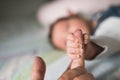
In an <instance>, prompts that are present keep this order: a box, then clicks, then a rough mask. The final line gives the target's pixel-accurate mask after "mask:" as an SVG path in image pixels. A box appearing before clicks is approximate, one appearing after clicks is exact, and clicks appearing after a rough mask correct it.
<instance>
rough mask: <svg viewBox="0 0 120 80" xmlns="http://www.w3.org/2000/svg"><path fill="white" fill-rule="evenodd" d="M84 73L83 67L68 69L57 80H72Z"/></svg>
mask: <svg viewBox="0 0 120 80" xmlns="http://www.w3.org/2000/svg"><path fill="white" fill-rule="evenodd" d="M85 72H86V71H85V69H84V68H83V67H77V68H74V69H70V70H68V71H66V72H64V73H63V74H62V76H61V77H60V78H59V79H58V80H73V79H74V78H75V77H77V76H79V75H82V74H84V73H85Z"/></svg>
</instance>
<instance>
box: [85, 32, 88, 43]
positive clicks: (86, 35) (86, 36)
mask: <svg viewBox="0 0 120 80" xmlns="http://www.w3.org/2000/svg"><path fill="white" fill-rule="evenodd" d="M88 42H89V35H88V34H87V33H85V34H84V43H85V44H88Z"/></svg>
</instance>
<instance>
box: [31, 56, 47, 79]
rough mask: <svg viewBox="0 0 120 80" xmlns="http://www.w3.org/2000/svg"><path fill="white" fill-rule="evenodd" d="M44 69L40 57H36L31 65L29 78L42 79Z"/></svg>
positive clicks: (44, 66)
mask: <svg viewBox="0 0 120 80" xmlns="http://www.w3.org/2000/svg"><path fill="white" fill-rule="evenodd" d="M45 71H46V65H45V62H44V61H43V59H42V58H41V57H36V58H35V61H34V65H33V70H32V75H31V80H44V75H45Z"/></svg>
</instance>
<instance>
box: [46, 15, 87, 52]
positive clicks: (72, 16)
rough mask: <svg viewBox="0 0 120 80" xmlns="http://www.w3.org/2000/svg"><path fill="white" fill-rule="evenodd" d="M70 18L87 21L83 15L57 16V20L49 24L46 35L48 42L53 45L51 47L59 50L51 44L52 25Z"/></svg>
mask: <svg viewBox="0 0 120 80" xmlns="http://www.w3.org/2000/svg"><path fill="white" fill-rule="evenodd" d="M71 18H78V19H82V20H83V21H87V20H86V19H85V18H83V17H82V16H80V15H71V16H67V17H63V18H59V19H58V20H56V21H55V22H54V23H53V24H52V25H51V26H50V30H49V35H48V38H49V42H50V44H51V45H52V46H53V48H55V49H58V50H60V49H59V48H57V47H56V46H55V45H54V44H53V41H52V37H53V36H52V32H53V29H54V26H55V25H56V24H57V23H58V22H60V21H63V20H68V19H71ZM87 23H88V21H87ZM87 25H88V26H89V24H87Z"/></svg>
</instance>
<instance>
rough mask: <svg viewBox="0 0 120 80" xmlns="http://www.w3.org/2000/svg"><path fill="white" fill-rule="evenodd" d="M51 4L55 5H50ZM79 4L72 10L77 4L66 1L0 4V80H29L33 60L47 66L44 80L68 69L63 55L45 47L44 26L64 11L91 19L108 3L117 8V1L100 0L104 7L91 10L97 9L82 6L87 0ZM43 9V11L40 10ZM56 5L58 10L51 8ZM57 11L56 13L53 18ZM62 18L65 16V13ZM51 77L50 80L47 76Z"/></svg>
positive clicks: (7, 1)
mask: <svg viewBox="0 0 120 80" xmlns="http://www.w3.org/2000/svg"><path fill="white" fill-rule="evenodd" d="M53 1H57V2H56V3H51V2H53ZM64 1H65V2H64ZM72 1H73V0H72ZM79 1H81V3H80V5H81V6H80V7H78V8H74V7H73V6H75V5H76V4H78V2H74V1H73V2H70V1H69V0H0V80H30V75H31V70H32V65H33V61H34V57H35V56H42V57H43V58H44V60H45V62H46V64H47V66H48V67H47V70H49V71H48V72H47V73H46V78H45V80H57V78H58V76H60V75H61V73H62V72H64V70H65V69H66V67H67V66H68V64H69V63H68V62H69V61H66V58H67V56H66V55H65V54H64V52H62V51H57V50H55V49H53V48H52V47H51V45H50V44H49V41H48V38H47V36H48V30H49V28H48V25H49V24H50V23H52V21H54V20H55V18H58V17H57V16H59V15H61V14H62V13H61V12H65V11H66V10H67V9H68V7H69V8H71V9H72V10H73V11H74V12H75V13H76V12H77V10H81V11H80V12H82V13H83V14H85V15H87V16H91V15H92V14H94V13H96V12H98V11H99V10H101V9H103V10H104V9H107V8H108V7H109V5H111V3H113V4H120V3H118V2H120V1H119V0H116V1H115V2H114V1H113V0H103V1H105V4H104V6H103V5H100V6H98V9H96V8H94V9H93V7H95V6H96V5H97V4H96V3H94V6H92V7H91V8H88V7H84V5H86V6H88V5H89V1H88V0H85V1H84V0H79ZM86 2H87V3H86ZM46 3H47V4H46ZM58 3H59V4H58ZM63 3H64V4H63ZM65 3H66V4H65ZM84 3H86V4H84ZM100 3H102V1H100ZM48 4H50V5H48ZM44 5H45V7H43V6H44ZM47 5H48V6H47ZM56 5H57V6H58V7H55V6H56ZM91 5H92V4H91ZM91 5H89V6H91ZM101 6H103V8H102V7H101ZM60 7H61V8H60ZM76 7H77V6H76ZM83 7H84V8H83ZM48 8H50V9H48ZM58 8H59V13H57V15H54V13H56V10H58ZM63 8H65V10H63ZM53 9H54V10H53ZM52 10H53V11H52ZM48 13H49V15H48ZM87 13H89V14H87ZM53 15H54V16H53ZM62 15H66V13H65V14H62ZM40 22H41V23H40ZM56 53H57V54H56ZM118 58H119V57H118ZM117 60H119V59H117ZM113 61H114V59H113ZM115 61H116V60H115ZM63 62H64V63H63ZM106 62H107V61H106ZM61 63H63V64H61ZM116 64H118V63H116ZM59 67H62V68H59ZM58 68H59V70H58ZM109 69H111V68H109ZM57 72H59V73H57ZM53 73H54V75H55V76H54V77H52V76H53V75H52V76H51V75H50V74H53ZM116 74H117V73H116ZM100 75H101V74H100ZM107 76H108V75H107ZM116 76H119V75H116ZM119 79H120V78H119ZM101 80H102V79H101ZM113 80H115V79H113ZM116 80H118V79H116Z"/></svg>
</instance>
